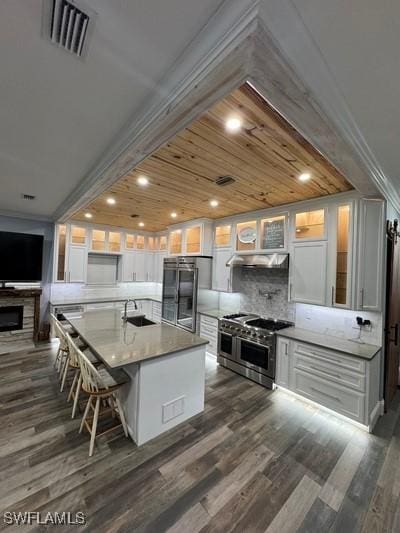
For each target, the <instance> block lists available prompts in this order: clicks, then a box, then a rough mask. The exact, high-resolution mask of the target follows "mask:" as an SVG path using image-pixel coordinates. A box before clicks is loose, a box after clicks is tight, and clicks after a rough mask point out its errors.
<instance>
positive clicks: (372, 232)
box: [356, 199, 384, 311]
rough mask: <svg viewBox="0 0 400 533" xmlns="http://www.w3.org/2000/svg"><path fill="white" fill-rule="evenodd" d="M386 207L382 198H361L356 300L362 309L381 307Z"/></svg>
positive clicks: (373, 309) (375, 309) (358, 307)
mask: <svg viewBox="0 0 400 533" xmlns="http://www.w3.org/2000/svg"><path fill="white" fill-rule="evenodd" d="M383 209H384V205H383V202H382V200H375V199H363V200H361V201H360V217H359V218H360V219H359V236H358V265H357V298H356V301H357V309H360V310H363V311H380V310H381V309H382V288H383V282H382V277H383V261H384V257H383V254H384V252H383V239H384V219H383Z"/></svg>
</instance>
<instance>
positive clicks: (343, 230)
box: [331, 204, 352, 307]
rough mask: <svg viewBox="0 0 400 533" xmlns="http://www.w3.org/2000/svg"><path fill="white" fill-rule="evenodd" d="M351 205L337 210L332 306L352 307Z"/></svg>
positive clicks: (342, 206)
mask: <svg viewBox="0 0 400 533" xmlns="http://www.w3.org/2000/svg"><path fill="white" fill-rule="evenodd" d="M351 215H352V213H351V205H350V204H346V205H340V206H338V207H337V208H336V210H335V219H336V220H335V226H336V228H335V229H336V239H335V240H336V243H335V244H336V260H335V267H336V269H335V270H336V271H335V274H334V280H333V283H334V284H333V285H332V293H331V298H332V305H334V306H337V307H350V305H351V255H352V254H351V241H352V239H351V237H352V231H351V220H352V216H351Z"/></svg>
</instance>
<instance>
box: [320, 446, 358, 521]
mask: <svg viewBox="0 0 400 533" xmlns="http://www.w3.org/2000/svg"><path fill="white" fill-rule="evenodd" d="M364 453H365V449H364V448H363V447H361V446H359V445H357V444H354V443H353V442H349V444H348V445H347V446H346V449H345V450H344V452H343V454H342V456H341V457H340V459H339V461H338V462H337V463H336V465H335V467H334V469H333V470H332V472H331V474H330V476H329V477H328V479H327V481H326V483H325V485H324V486H323V488H322V490H321V494H320V498H321V500H322V501H323V502H325V503H326V504H327V505H329V506H330V507H332V509H334V510H335V511H338V510H339V508H340V505H341V504H342V501H343V499H344V497H345V494H346V491H347V489H348V487H349V485H350V483H351V481H352V479H353V476H354V474H355V473H356V471H357V468H358V466H359V464H360V461H361V459H362V456H363V455H364Z"/></svg>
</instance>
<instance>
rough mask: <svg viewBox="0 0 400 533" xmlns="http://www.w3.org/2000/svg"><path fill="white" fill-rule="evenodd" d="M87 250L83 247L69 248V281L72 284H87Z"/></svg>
mask: <svg viewBox="0 0 400 533" xmlns="http://www.w3.org/2000/svg"><path fill="white" fill-rule="evenodd" d="M86 267H87V250H86V247H83V246H72V245H70V246H69V253H68V279H67V281H68V282H70V283H85V281H86Z"/></svg>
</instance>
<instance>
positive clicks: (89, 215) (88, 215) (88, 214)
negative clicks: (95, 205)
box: [85, 213, 93, 218]
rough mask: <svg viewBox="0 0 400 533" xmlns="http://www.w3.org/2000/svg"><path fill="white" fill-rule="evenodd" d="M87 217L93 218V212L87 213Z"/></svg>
mask: <svg viewBox="0 0 400 533" xmlns="http://www.w3.org/2000/svg"><path fill="white" fill-rule="evenodd" d="M85 217H86V218H93V215H92V213H85Z"/></svg>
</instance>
